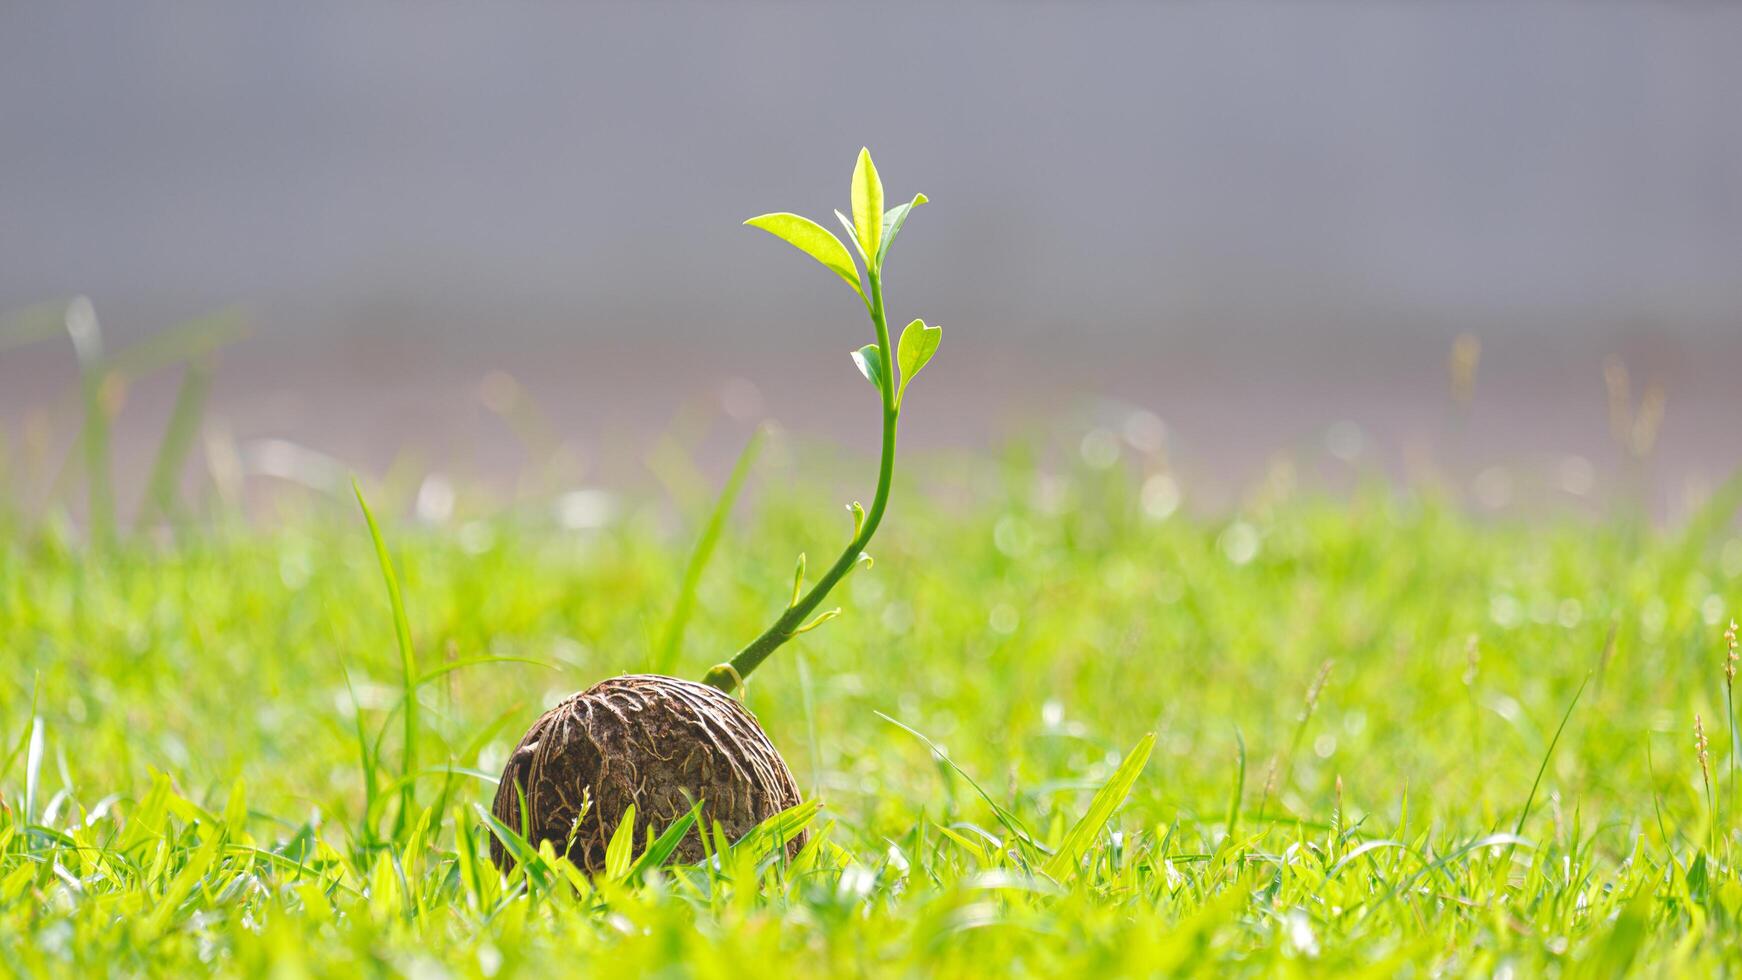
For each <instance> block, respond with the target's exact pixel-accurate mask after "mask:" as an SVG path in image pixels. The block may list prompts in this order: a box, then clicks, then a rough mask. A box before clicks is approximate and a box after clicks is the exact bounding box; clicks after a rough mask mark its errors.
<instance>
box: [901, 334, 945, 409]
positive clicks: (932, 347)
mask: <svg viewBox="0 0 1742 980" xmlns="http://www.w3.org/2000/svg"><path fill="white" fill-rule="evenodd" d="M943 337H944V328H943V327H928V326H926V324H925V321H924V320H915V321H913V322H912V323H910V324H908V325H907V327H906V328H905V329H903V330H902V331H901V342H900V343H899V344H898V345H897V346H896V348H895V349H896V351H897V353H898V355H899V357H898V358H897V360H898V363H900V365H901V391H898V392H896V398H897V399H899V398H900V397H901V395H902V394H904V393H906V391H907V383H908V382H910V381H912V380H913V376H914V375H916V374H918V373H919V369H920V368H922V367H925V366H926V364H927V363H929V362H930V361H931V357H932V355H933V354H936V353H937V352H938V341H940V340H942V339H943Z"/></svg>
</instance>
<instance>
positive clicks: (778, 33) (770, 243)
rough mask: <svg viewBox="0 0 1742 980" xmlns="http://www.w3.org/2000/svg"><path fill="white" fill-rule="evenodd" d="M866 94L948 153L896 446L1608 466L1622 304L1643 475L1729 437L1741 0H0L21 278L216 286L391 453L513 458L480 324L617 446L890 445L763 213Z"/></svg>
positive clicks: (120, 298)
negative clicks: (1112, 425) (1136, 414)
mask: <svg viewBox="0 0 1742 980" xmlns="http://www.w3.org/2000/svg"><path fill="white" fill-rule="evenodd" d="M861 143H868V144H870V146H871V147H872V148H873V150H874V152H875V153H876V156H877V160H878V163H879V165H880V167H881V169H882V171H883V174H884V177H885V181H886V183H887V185H888V188H889V191H890V193H891V195H892V196H899V197H906V196H907V195H911V194H912V193H913V192H915V191H921V190H923V191H924V192H926V193H927V194H929V195H930V196H931V197H932V198H933V200H934V202H935V203H934V204H933V205H931V206H930V207H927V208H926V209H924V210H922V211H920V212H918V213H917V214H916V215H915V217H914V219H913V220H912V221H911V222H910V223H909V224H908V226H907V230H906V231H905V232H904V234H903V237H902V241H901V243H900V246H899V247H898V249H897V251H896V253H895V255H894V256H893V257H892V259H891V263H892V266H891V280H892V281H891V290H892V293H891V296H892V302H893V304H894V305H893V312H894V314H895V316H896V317H897V318H898V322H902V321H905V319H906V318H908V317H911V316H915V315H923V316H925V317H926V318H927V319H929V320H931V321H932V322H941V323H943V324H944V325H945V341H944V350H943V352H942V353H941V355H940V356H939V358H938V360H937V361H936V362H935V366H934V367H932V368H930V369H928V376H927V383H926V384H924V385H921V386H920V387H922V388H924V389H925V390H924V391H923V392H920V393H919V401H917V402H915V408H914V412H915V421H914V422H912V423H911V424H910V425H909V428H908V430H907V432H908V435H907V436H904V439H908V445H909V446H910V447H913V448H922V447H923V446H925V445H928V444H929V445H934V446H937V445H965V446H975V447H985V446H987V445H993V444H996V443H997V441H998V440H999V439H1000V438H1001V437H1002V435H1001V434H1002V433H1008V432H1010V431H1028V432H1032V431H1034V430H1035V429H1037V428H1041V427H1044V426H1046V425H1053V424H1063V425H1064V426H1066V427H1067V428H1068V427H1069V426H1070V425H1072V424H1075V422H1073V421H1072V420H1076V421H1079V422H1080V420H1081V417H1082V416H1081V415H1080V414H1072V413H1071V412H1068V411H1066V410H1067V409H1070V408H1076V409H1078V410H1079V411H1089V412H1091V413H1093V412H1100V413H1102V417H1103V418H1106V417H1109V416H1107V415H1106V412H1108V411H1111V412H1112V413H1114V414H1113V416H1111V417H1116V416H1117V413H1118V412H1121V411H1124V410H1125V409H1124V408H1122V407H1113V408H1110V409H1109V408H1106V406H1109V405H1112V406H1140V407H1143V408H1146V409H1148V410H1151V411H1154V412H1156V413H1158V414H1159V415H1160V416H1161V417H1162V418H1163V419H1164V420H1165V421H1166V422H1167V424H1168V426H1169V427H1170V431H1171V432H1172V433H1173V435H1174V436H1175V437H1177V442H1176V443H1175V445H1176V447H1177V448H1178V449H1179V457H1180V458H1181V459H1187V460H1191V461H1193V462H1195V463H1197V464H1198V465H1199V466H1200V467H1201V468H1202V469H1204V470H1207V471H1211V472H1214V473H1218V474H1222V475H1224V476H1231V477H1233V478H1234V479H1236V480H1239V479H1244V478H1248V477H1250V475H1252V474H1254V473H1257V472H1261V471H1262V470H1263V468H1264V466H1265V465H1267V460H1268V459H1270V458H1271V454H1272V453H1274V452H1275V451H1276V450H1277V449H1278V448H1283V447H1300V446H1312V445H1322V440H1321V438H1320V437H1321V436H1322V434H1323V433H1324V432H1325V431H1327V429H1326V427H1327V426H1330V425H1332V424H1333V423H1336V422H1338V421H1339V420H1345V419H1347V420H1353V421H1355V422H1358V423H1359V424H1360V425H1361V426H1363V427H1365V429H1366V431H1367V432H1368V434H1369V435H1370V436H1371V443H1370V444H1371V445H1372V446H1373V447H1375V448H1376V449H1377V450H1378V451H1379V452H1380V453H1381V454H1382V458H1385V459H1387V460H1389V461H1390V462H1391V463H1392V464H1397V463H1399V462H1400V461H1402V460H1405V459H1406V458H1408V457H1410V456H1411V454H1413V456H1414V458H1417V459H1421V458H1428V457H1432V458H1435V459H1439V460H1442V461H1443V460H1448V459H1449V460H1451V461H1452V463H1453V465H1454V467H1457V466H1459V465H1461V466H1462V467H1463V468H1464V469H1465V470H1466V472H1471V473H1473V472H1476V471H1477V470H1479V469H1480V468H1481V467H1483V466H1486V465H1488V464H1489V463H1491V462H1494V461H1496V460H1499V461H1515V462H1516V461H1527V463H1528V465H1529V466H1534V467H1536V468H1538V469H1542V468H1543V467H1547V468H1548V469H1547V472H1551V473H1552V472H1554V467H1556V466H1558V465H1559V464H1558V463H1556V462H1554V460H1556V459H1559V458H1560V457H1559V456H1558V455H1556V454H1561V453H1577V454H1581V455H1582V458H1588V459H1590V460H1593V461H1595V462H1596V463H1597V464H1598V465H1599V466H1608V465H1611V464H1613V463H1615V462H1616V461H1617V460H1618V458H1619V457H1618V456H1617V450H1616V448H1615V446H1614V445H1613V443H1612V442H1611V440H1610V437H1609V428H1608V408H1607V398H1606V395H1605V393H1604V387H1603V381H1602V378H1603V373H1602V359H1603V357H1604V356H1605V355H1607V354H1609V353H1611V352H1620V353H1622V354H1624V355H1625V356H1626V357H1627V359H1628V363H1629V365H1630V366H1631V367H1632V368H1633V377H1634V379H1635V380H1634V390H1633V395H1634V397H1637V396H1638V392H1639V390H1640V388H1641V387H1642V386H1643V385H1644V384H1646V383H1647V382H1656V383H1660V384H1662V385H1663V387H1664V389H1665V390H1666V391H1667V392H1668V394H1669V408H1668V414H1667V416H1666V417H1665V421H1664V424H1663V431H1662V435H1661V438H1660V439H1659V440H1658V446H1659V452H1658V456H1657V457H1656V458H1655V460H1654V466H1656V467H1657V468H1658V469H1659V471H1660V473H1661V475H1662V481H1661V486H1662V487H1663V488H1664V492H1665V493H1666V494H1674V495H1677V496H1676V498H1675V499H1676V500H1682V499H1684V498H1685V499H1688V500H1692V499H1697V497H1698V493H1699V488H1701V487H1705V486H1710V485H1711V483H1712V482H1713V481H1715V480H1716V479H1719V478H1722V477H1723V476H1725V475H1727V474H1728V473H1729V472H1731V470H1732V469H1733V468H1734V467H1735V466H1736V465H1737V464H1738V463H1742V438H1739V437H1738V436H1737V433H1736V427H1735V420H1736V419H1737V418H1738V417H1739V416H1742V385H1739V384H1738V383H1737V377H1738V375H1739V373H1742V368H1739V365H1742V3H1720V2H1709V3H1707V2H1688V3H1603V2H1578V3H1536V2H1525V0H1509V2H1489V3H1483V2H1460V3H1426V2H1404V0H1398V2H1392V3H1384V2H1376V0H1375V2H1351V0H1342V2H1338V0H1293V2H1286V3H1282V2H1276V3H1150V4H1093V3H1071V4H1034V3H1029V4H1017V3H1003V4H942V3H939V4H924V5H900V4H890V3H879V4H851V5H849V4H825V3H790V4H745V3H686V4H675V3H638V4H634V5H592V4H575V3H556V2H550V3H538V4H530V3H512V2H495V3H488V4H485V3H469V4H437V3H365V2H346V3H328V2H305V0H296V2H275V3H245V2H226V3H213V4H202V3H194V2H176V3H162V2H153V0H143V2H115V3H101V4H93V3H84V2H78V0H57V2H48V3H23V2H17V0H14V2H11V3H3V0H0V227H3V229H4V233H3V234H0V309H10V308H17V307H20V306H23V305H25V304H29V303H33V302H37V301H43V300H50V299H53V298H57V297H65V296H69V295H72V294H74V293H88V294H90V295H91V296H92V297H93V298H94V300H95V302H96V307H97V310H98V312H99V313H100V315H101V317H102V321H103V324H104V328H105V330H106V331H108V332H109V334H110V336H111V337H119V338H120V339H122V340H125V339H127V338H129V337H137V336H141V335H143V334H146V333H149V332H152V331H156V330H159V329H162V328H163V327H165V326H167V325H170V324H172V323H175V322H177V321H179V320H182V319H185V318H188V317H192V316H195V315H198V314H201V313H205V312H208V311H211V310H214V309H216V308H219V307H223V306H227V305H231V304H239V305H241V306H243V307H244V308H245V309H247V310H248V311H249V312H250V315H251V319H252V321H253V323H254V327H255V336H254V338H253V339H252V340H250V341H248V342H246V343H244V344H242V345H241V346H240V347H238V348H237V349H235V350H234V351H232V352H230V353H229V354H228V355H227V356H226V359H225V362H224V365H223V368H222V370H221V372H220V374H219V378H218V383H217V388H216V390H215V391H214V394H213V403H212V406H211V410H210V415H211V416H212V417H213V418H214V419H218V420H221V421H222V423H223V425H224V426H226V427H227V430H228V431H229V432H231V433H233V434H234V435H235V436H236V438H237V439H238V440H240V441H241V442H242V443H243V444H244V445H247V444H248V443H249V441H250V440H275V439H281V438H287V439H291V440H294V441H296V442H299V443H301V444H303V445H307V446H312V447H316V448H318V449H320V450H322V451H325V452H329V453H332V454H333V455H335V456H337V457H338V458H340V459H342V460H343V461H344V462H345V463H346V465H348V466H351V467H355V468H358V469H362V470H365V471H368V470H370V469H374V470H377V471H378V470H380V469H381V468H383V467H385V466H386V465H387V463H388V461H390V460H394V459H397V458H400V454H401V453H404V452H412V453H418V454H420V456H421V458H423V459H426V460H428V461H429V462H430V464H431V465H434V466H438V467H445V468H450V469H452V470H455V471H458V472H462V473H470V474H475V475H476V474H482V475H491V474H498V475H499V474H502V473H505V472H511V471H512V466H513V459H512V458H511V452H510V450H511V448H512V445H513V444H512V442H511V441H510V440H509V438H508V436H507V435H506V432H505V430H504V429H503V426H502V424H501V422H500V420H499V419H495V418H494V417H493V416H491V415H489V413H487V412H484V411H483V410H482V409H481V408H480V407H479V406H480V402H479V398H478V391H479V390H480V389H479V379H480V378H482V377H483V376H484V375H485V373H486V372H488V371H490V370H492V369H498V368H500V369H505V370H507V371H509V372H511V373H512V374H513V375H514V376H515V377H516V378H517V379H519V381H520V383H521V384H522V385H524V386H525V389H526V390H527V391H529V392H531V394H532V395H533V397H534V399H535V400H536V401H537V402H538V403H539V404H541V405H542V406H543V407H544V409H545V410H546V412H547V414H548V416H549V418H550V420H551V423H550V424H551V427H552V430H553V432H554V433H555V435H556V437H557V438H559V439H561V440H563V441H565V442H566V443H569V444H571V445H574V446H578V447H580V452H581V453H582V454H583V455H584V456H586V457H588V458H591V459H595V460H597V459H602V458H604V459H609V458H613V457H615V458H621V459H625V460H629V461H631V462H633V461H634V460H636V459H638V458H639V453H640V452H641V451H642V449H644V447H645V446H646V445H648V444H649V440H651V439H652V437H653V436H654V435H655V434H656V433H658V432H659V431H661V430H662V429H663V427H664V426H665V425H666V424H667V423H668V422H669V420H670V419H671V418H672V416H673V414H674V413H676V412H678V411H680V407H681V406H684V405H693V404H695V402H696V400H697V399H701V400H704V401H705V400H706V399H707V398H709V397H712V394H717V393H718V392H720V391H722V390H725V389H726V388H729V387H730V386H731V385H733V384H741V383H740V382H735V381H732V380H731V379H744V380H746V381H748V382H750V386H749V387H751V388H754V389H755V390H757V391H759V392H760V393H761V398H760V404H761V407H760V409H758V411H765V412H766V413H767V414H768V415H769V416H770V417H772V418H774V419H777V420H780V421H781V422H784V423H786V424H788V425H790V426H793V427H794V428H798V429H801V430H808V431H810V432H812V433H814V434H819V435H826V436H832V437H840V438H844V439H845V440H846V441H847V443H848V444H849V445H852V446H855V447H858V446H869V445H873V444H874V441H875V433H874V431H872V430H873V428H874V426H875V418H874V417H873V413H868V412H866V411H865V401H864V398H863V392H862V390H861V389H860V387H859V386H858V382H857V381H856V380H855V379H854V375H853V369H852V367H851V366H850V364H849V363H848V361H847V358H846V356H845V351H847V350H848V349H850V348H853V347H857V346H858V345H860V344H862V343H865V342H866V341H867V340H868V339H869V336H868V329H867V328H866V326H865V325H864V323H863V322H862V321H863V315H862V313H861V312H860V311H859V310H858V309H857V307H856V305H855V303H854V302H853V300H852V298H851V296H850V294H849V293H848V292H847V290H845V289H844V288H843V287H842V285H841V284H840V283H839V282H838V281H837V280H836V279H835V278H834V277H832V276H831V275H829V274H828V273H827V272H825V271H823V270H822V269H821V268H820V267H816V266H814V265H813V264H811V263H810V262H809V261H808V260H807V259H805V258H803V257H802V256H799V255H797V254H795V253H792V252H791V251H790V250H788V249H787V248H786V246H784V245H782V244H780V243H779V242H776V241H775V240H773V239H772V238H769V237H768V236H766V235H763V234H762V233H760V232H755V231H752V230H749V229H745V228H742V227H740V224H739V223H740V221H742V219H744V218H745V217H747V216H749V215H752V214H756V213H759V212H762V211H769V210H796V211H801V212H804V213H807V214H810V215H812V216H815V217H818V218H820V219H823V220H825V221H827V220H828V214H829V211H830V210H831V209H832V208H834V207H844V206H845V205H846V202H847V180H848V176H849V173H850V169H851V166H852V161H853V157H854V154H855V152H856V151H857V149H858V147H859V146H860V144H861ZM1464 331H1470V332H1473V333H1475V334H1477V335H1478V336H1479V337H1480V338H1481V339H1482V342H1483V359H1482V369H1481V381H1480V383H1479V385H1478V391H1477V398H1476V399H1475V401H1474V403H1473V404H1472V405H1471V406H1470V408H1469V409H1468V412H1467V414H1465V415H1464V416H1461V422H1460V424H1456V425H1448V422H1449V420H1451V419H1452V416H1453V414H1455V413H1451V412H1449V409H1448V401H1447V387H1446V373H1445V371H1446V369H1445V364H1446V354H1447V351H1448V349H1449V347H1450V345H1451V342H1452V339H1453V338H1454V337H1455V336H1457V335H1458V334H1459V333H1461V332H1464ZM74 370H75V369H74V367H73V364H72V358H71V355H70V352H69V349H68V347H67V345H66V344H65V343H64V342H60V343H55V344H40V345H37V346H36V347H35V348H32V349H29V350H25V351H13V352H8V353H7V354H6V355H4V356H0V415H3V416H4V418H0V421H3V422H5V423H6V424H7V425H6V428H8V429H11V430H13V432H14V435H15V436H19V437H20V438H22V436H20V435H19V434H21V433H25V432H27V430H29V429H30V426H29V425H27V424H26V416H27V414H28V413H29V412H32V411H38V410H39V409H40V408H41V406H44V405H49V404H58V405H60V406H62V409H61V414H60V415H57V416H56V418H57V419H59V422H57V423H56V424H57V425H58V426H59V429H58V431H59V432H60V433H61V436H62V438H63V439H68V438H70V433H71V432H72V431H75V429H76V422H77V419H76V413H69V411H68V410H67V407H68V406H71V407H73V408H76V405H77V402H76V399H75V400H70V401H69V396H68V395H67V394H66V392H67V390H68V389H69V387H71V386H72V384H73V379H74ZM173 392H174V376H173V373H169V372H164V373H161V375H160V376H158V377H156V378H154V379H152V380H151V382H150V383H149V384H142V385H141V386H139V387H138V388H136V389H135V390H134V391H132V392H131V393H130V395H129V403H128V405H127V408H126V410H125V411H124V412H123V413H122V417H121V419H120V425H121V427H122V431H121V432H120V433H119V435H118V437H117V440H116V451H117V454H118V460H117V466H118V472H121V473H123V474H138V473H142V472H143V470H144V467H145V466H146V465H147V464H148V463H149V460H150V458H151V452H152V447H154V446H155V445H156V440H157V439H158V438H159V434H160V432H161V428H162V425H163V422H162V419H163V417H164V416H165V415H166V414H167V412H168V405H169V402H170V400H171V398H172V396H173ZM710 393H712V394H710ZM852 395H860V396H861V397H859V398H854V397H851V396H852ZM1097 398H1099V399H1102V400H1100V401H1096V400H1094V399H1097ZM1085 405H1090V406H1102V407H1100V408H1088V409H1084V408H1083V406H1085ZM1061 420H1063V421H1062V422H1061ZM739 424H740V425H747V424H748V422H746V421H744V420H743V419H742V418H741V419H740V420H739ZM0 434H4V430H0ZM909 437H911V438H909ZM741 438H742V435H741V433H738V434H734V433H732V432H726V433H725V434H723V435H721V434H717V435H716V436H715V437H714V438H713V441H712V442H711V443H710V445H709V447H708V452H710V453H712V454H713V456H714V457H715V458H716V460H717V461H723V460H729V459H730V458H731V454H732V453H733V452H735V451H736V448H737V446H738V445H739V444H740V442H741ZM505 453H508V455H505ZM722 465H723V463H722ZM588 478H589V479H592V478H600V479H606V478H605V477H602V476H599V475H598V474H596V473H595V474H591V475H589V477H588ZM1684 491H1685V493H1684ZM1671 512H1673V508H1672V509H1671Z"/></svg>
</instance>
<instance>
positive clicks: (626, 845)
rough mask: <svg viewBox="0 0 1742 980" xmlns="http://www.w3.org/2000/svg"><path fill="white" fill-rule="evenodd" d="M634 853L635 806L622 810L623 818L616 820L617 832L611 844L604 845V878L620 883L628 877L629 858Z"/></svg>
mask: <svg viewBox="0 0 1742 980" xmlns="http://www.w3.org/2000/svg"><path fill="white" fill-rule="evenodd" d="M634 851H635V804H633V803H631V804H629V805H628V806H627V807H624V808H623V816H622V817H620V818H618V821H617V832H616V833H614V834H612V835H611V842H610V843H608V844H606V845H605V877H606V878H608V879H610V880H611V881H622V880H623V879H624V878H626V877H628V875H629V867H630V858H632V857H634Z"/></svg>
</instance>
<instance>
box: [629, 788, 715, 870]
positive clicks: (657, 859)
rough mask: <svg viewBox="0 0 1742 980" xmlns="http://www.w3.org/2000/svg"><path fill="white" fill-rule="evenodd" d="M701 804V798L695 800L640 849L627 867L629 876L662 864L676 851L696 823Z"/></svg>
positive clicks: (700, 811) (699, 814)
mask: <svg viewBox="0 0 1742 980" xmlns="http://www.w3.org/2000/svg"><path fill="white" fill-rule="evenodd" d="M702 804H703V801H702V800H697V801H696V805H695V806H692V807H690V810H689V812H688V813H686V814H684V815H683V816H681V817H679V818H677V819H676V820H675V821H673V822H672V825H671V826H669V827H667V828H665V832H664V833H662V834H660V835H659V836H658V837H657V838H655V839H654V841H653V842H652V843H651V844H648V845H647V850H645V851H642V852H641V856H640V857H638V858H636V859H635V863H634V864H633V865H632V866H631V867H630V868H629V876H630V877H637V876H639V875H640V874H642V873H643V872H645V871H648V870H650V869H653V868H657V867H659V866H660V865H662V864H664V863H665V861H666V859H667V858H669V857H671V856H672V854H673V853H675V852H676V851H677V846H678V845H679V844H682V843H683V839H684V835H686V834H688V833H689V832H690V828H691V827H694V826H695V825H696V819H697V818H699V817H700V816H701V815H702Z"/></svg>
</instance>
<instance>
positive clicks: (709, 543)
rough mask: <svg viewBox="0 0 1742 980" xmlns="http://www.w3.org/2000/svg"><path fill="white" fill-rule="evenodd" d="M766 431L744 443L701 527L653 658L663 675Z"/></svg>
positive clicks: (675, 655)
mask: <svg viewBox="0 0 1742 980" xmlns="http://www.w3.org/2000/svg"><path fill="white" fill-rule="evenodd" d="M763 434H764V430H763V428H762V427H761V426H757V427H756V431H755V432H752V433H751V434H750V441H749V442H746V443H745V444H744V449H743V451H742V452H740V453H739V454H738V461H737V462H736V463H734V464H732V473H731V475H730V476H728V477H727V478H726V485H725V486H723V487H721V488H720V495H719V497H718V498H717V499H715V501H714V509H713V510H712V511H711V512H710V513H709V514H708V520H707V523H706V524H704V525H702V533H701V535H700V536H698V537H697V538H696V544H695V548H694V549H692V550H691V551H690V556H689V561H688V562H687V563H686V564H685V565H684V570H683V582H682V584H681V585H680V586H679V588H678V593H677V602H676V603H675V604H673V605H672V607H671V615H670V616H669V617H667V618H666V621H665V629H664V631H663V632H662V633H661V635H660V640H659V650H658V651H657V653H656V654H655V656H654V670H655V671H657V672H658V673H661V674H669V673H671V672H672V670H673V668H675V667H676V666H677V658H678V648H679V647H680V646H681V645H682V644H683V634H684V630H685V629H686V628H687V627H688V626H689V621H690V615H691V614H692V613H693V612H694V611H695V605H696V590H697V588H699V587H700V585H701V581H702V572H703V571H704V570H705V569H706V568H707V567H708V559H710V558H712V557H713V554H714V546H715V545H717V544H719V542H720V534H721V533H722V532H723V531H724V530H725V527H726V518H727V517H728V516H729V515H730V514H731V513H732V507H733V505H735V504H736V503H737V502H738V495H739V493H741V492H742V491H743V489H744V481H745V480H746V479H747V478H748V477H749V475H750V469H751V467H752V466H754V465H755V464H756V457H757V455H758V454H760V453H761V452H762V438H763Z"/></svg>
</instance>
